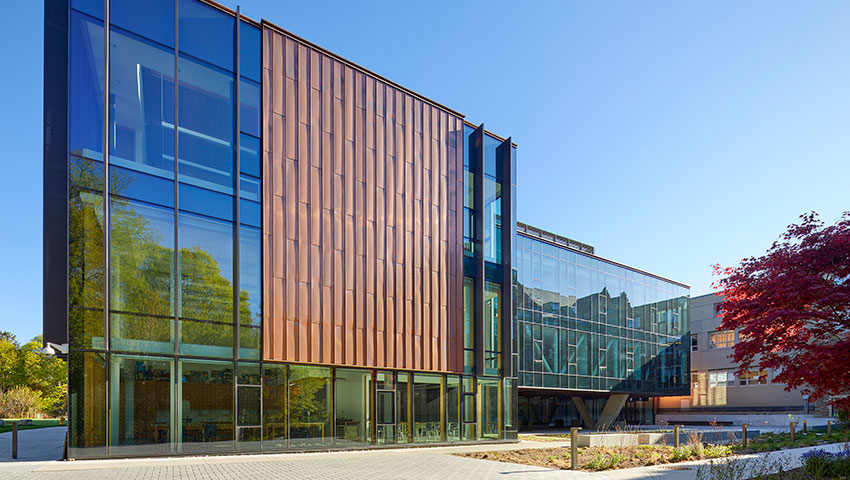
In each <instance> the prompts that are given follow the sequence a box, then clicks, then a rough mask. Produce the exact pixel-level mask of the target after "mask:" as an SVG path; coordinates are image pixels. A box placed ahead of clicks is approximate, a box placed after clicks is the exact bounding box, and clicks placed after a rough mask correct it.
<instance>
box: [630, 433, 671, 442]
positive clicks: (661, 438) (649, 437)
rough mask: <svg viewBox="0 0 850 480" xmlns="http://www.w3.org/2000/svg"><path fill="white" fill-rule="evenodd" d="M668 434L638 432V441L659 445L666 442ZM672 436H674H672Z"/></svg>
mask: <svg viewBox="0 0 850 480" xmlns="http://www.w3.org/2000/svg"><path fill="white" fill-rule="evenodd" d="M667 435H668V434H666V433H657V432H656V433H638V434H637V436H638V442H639V443H640V444H641V445H658V444H660V443H665V437H667ZM670 438H672V436H671V437H670Z"/></svg>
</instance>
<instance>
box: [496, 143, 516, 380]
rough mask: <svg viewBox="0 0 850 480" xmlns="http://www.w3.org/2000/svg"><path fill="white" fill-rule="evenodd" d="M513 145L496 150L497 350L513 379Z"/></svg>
mask: <svg viewBox="0 0 850 480" xmlns="http://www.w3.org/2000/svg"><path fill="white" fill-rule="evenodd" d="M512 149H513V144H512V142H511V139H510V137H508V139H506V140H505V141H503V142H502V144H501V145H499V147H498V154H500V155H501V156H502V181H501V186H502V190H501V191H502V210H501V211H502V226H501V228H502V305H501V308H502V312H501V325H499V328H500V329H501V332H502V338H501V343H502V344H501V345H500V350H501V351H502V355H501V359H502V376H504V377H513V376H516V375H515V373H514V371H513V346H514V344H515V343H514V341H513V323H514V322H513V319H514V308H513V251H514V246H513V238H514V235H513V233H514V232H515V231H516V224H515V221H516V219H515V218H514V215H515V213H516V212H514V211H513V205H514V202H513V193H514V192H513V188H512V186H513V183H514V179H513V178H512V175H511V172H512V169H511V150H512Z"/></svg>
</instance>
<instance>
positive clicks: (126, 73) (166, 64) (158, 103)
mask: <svg viewBox="0 0 850 480" xmlns="http://www.w3.org/2000/svg"><path fill="white" fill-rule="evenodd" d="M172 11H173V10H172ZM110 43H111V50H110V77H109V82H110V83H109V89H110V92H109V93H110V98H111V99H112V100H111V101H112V105H110V107H111V108H110V119H109V121H110V138H109V150H110V151H109V155H110V158H109V161H110V164H113V165H118V166H121V167H126V168H130V169H134V170H138V171H141V172H143V173H148V174H151V175H156V176H161V177H164V178H174V52H173V50H171V49H168V48H165V47H163V46H161V45H159V44H157V43H154V42H151V41H150V40H147V39H144V38H142V37H139V36H137V35H135V34H133V33H130V32H128V31H126V30H122V29H120V28H117V27H114V28H112V35H111V36H110Z"/></svg>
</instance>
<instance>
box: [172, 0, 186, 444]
mask: <svg viewBox="0 0 850 480" xmlns="http://www.w3.org/2000/svg"><path fill="white" fill-rule="evenodd" d="M179 65H180V0H174V105H173V107H174V278H173V279H172V281H171V282H172V285H174V312H173V316H174V358H175V363H174V378H173V382H174V386H173V389H172V391H173V398H172V400H171V410H172V411H173V415H171V438H170V439H169V440H170V442H171V449H172V451H174V452H175V453H177V452H179V451H180V449H182V448H183V446H182V444H181V442H179V438H180V437H181V436H182V434H183V424H182V422H181V421H180V419H178V418H177V411H178V408H177V405H180V402H181V399H180V395H181V388H182V387H181V386H180V382H178V380H177V379H178V377H180V376H181V375H180V373H181V372H180V369H181V368H183V367H182V366H180V363H179V362H178V361H177V358H178V357H179V355H180V293H181V292H180V285H181V282H180V237H179V236H178V229H177V226H178V225H179V221H180V218H179V216H178V212H180V194H179V192H180V188H179V178H178V176H177V175H178V173H177V172H178V165H179V162H180V150H179V144H178V142H179V138H180V136H179V135H178V132H179V128H180V119H179V115H178V114H179V109H178V97H179V94H180V81H179V78H178V73H179V70H178V69H179Z"/></svg>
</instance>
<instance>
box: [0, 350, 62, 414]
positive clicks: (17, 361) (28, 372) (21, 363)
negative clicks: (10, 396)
mask: <svg viewBox="0 0 850 480" xmlns="http://www.w3.org/2000/svg"><path fill="white" fill-rule="evenodd" d="M41 346H42V337H41V335H39V336H37V337H35V338H33V339H32V340H30V341H29V342H27V343H26V344H24V345H21V344H20V343H19V342H18V341H17V340H16V339H15V337H14V335H3V336H2V338H0V392H9V391H11V390H14V389H17V388H19V387H27V388H29V389H31V390H33V391H35V392H38V394H39V395H40V397H41V402H40V408H41V409H43V410H44V411H45V412H47V413H54V414H61V413H64V409H65V398H66V395H67V390H68V387H67V384H68V369H67V367H66V365H65V361H64V360H62V359H61V358H59V357H56V356H47V355H44V354H42V353H41V351H40V350H41Z"/></svg>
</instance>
